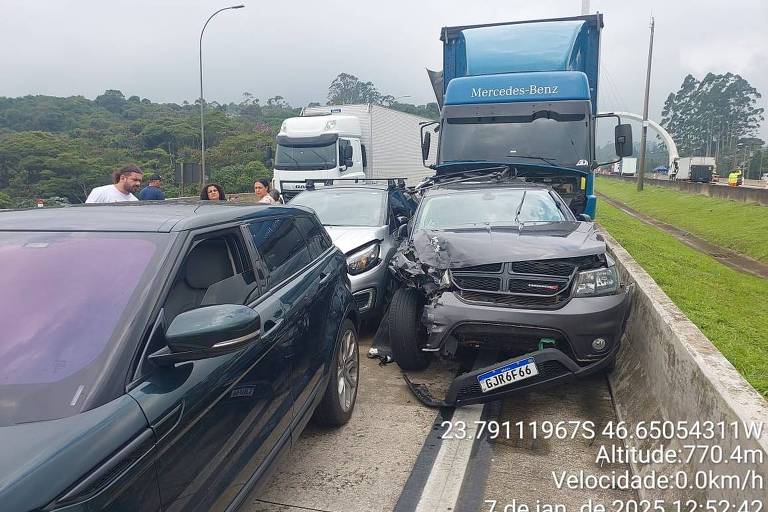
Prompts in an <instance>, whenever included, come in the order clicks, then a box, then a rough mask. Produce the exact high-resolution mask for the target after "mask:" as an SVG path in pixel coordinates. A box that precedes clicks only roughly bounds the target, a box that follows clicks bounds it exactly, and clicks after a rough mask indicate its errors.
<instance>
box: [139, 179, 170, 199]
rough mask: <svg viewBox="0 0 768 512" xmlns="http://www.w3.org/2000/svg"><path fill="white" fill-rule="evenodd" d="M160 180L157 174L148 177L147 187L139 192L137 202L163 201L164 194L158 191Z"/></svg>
mask: <svg viewBox="0 0 768 512" xmlns="http://www.w3.org/2000/svg"><path fill="white" fill-rule="evenodd" d="M161 181H162V178H161V177H160V175H159V174H153V175H152V176H150V177H149V185H148V186H146V187H144V189H143V190H142V191H141V192H139V200H141V201H163V200H164V199H165V194H163V191H162V190H160V184H161Z"/></svg>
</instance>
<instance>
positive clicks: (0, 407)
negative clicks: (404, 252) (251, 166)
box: [0, 201, 358, 512]
mask: <svg viewBox="0 0 768 512" xmlns="http://www.w3.org/2000/svg"><path fill="white" fill-rule="evenodd" d="M206 203H209V204H205V205H201V204H200V203H198V202H194V203H191V204H185V203H180V202H175V201H168V202H166V203H165V204H151V205H150V204H138V205H133V204H132V205H125V204H122V205H121V204H114V205H98V206H76V207H72V208H61V209H47V208H45V209H32V210H28V211H4V212H1V213H0V225H1V226H2V227H0V266H2V268H3V273H2V276H0V286H2V289H3V290H4V293H3V294H2V297H0V321H2V324H3V334H2V336H1V337H0V397H2V400H0V439H2V440H3V442H2V444H3V454H2V456H1V457H0V503H2V506H0V508H2V510H3V511H9V512H10V511H14V512H31V511H39V510H46V511H51V512H56V511H67V512H76V511H78V512H79V511H86V510H87V511H102V510H103V511H116V510H125V511H159V510H179V511H200V512H203V511H224V510H232V509H234V508H235V507H236V506H237V504H238V503H239V502H241V501H242V500H243V499H244V498H245V496H246V495H247V494H248V492H249V491H250V489H251V488H252V487H254V485H256V484H257V483H258V482H260V481H262V480H263V478H264V477H265V475H266V474H267V472H268V469H269V468H270V467H271V465H272V463H273V462H274V461H276V460H277V459H278V456H279V454H280V453H282V452H284V451H285V450H286V449H287V448H288V447H290V445H291V442H292V439H293V440H295V439H296V438H297V437H298V435H299V434H300V433H301V431H302V430H303V428H304V426H305V425H306V424H307V422H308V421H309V419H310V417H312V416H313V415H314V417H315V419H316V420H318V421H319V422H321V423H324V424H329V425H341V424H343V423H345V422H346V421H347V420H348V419H349V418H350V416H351V414H352V411H353V408H354V406H355V400H356V396H357V381H358V346H357V324H358V314H357V311H356V309H355V308H354V303H353V300H352V293H351V292H350V289H349V279H348V278H347V275H346V267H347V262H346V259H345V257H344V255H343V254H342V253H341V252H340V251H339V250H338V249H337V248H336V247H334V246H333V244H332V242H331V240H330V238H329V237H328V235H327V233H326V232H325V230H324V229H323V227H322V225H321V224H320V222H319V221H318V220H317V218H316V216H315V215H314V213H312V212H311V211H310V210H309V209H306V208H301V207H288V206H263V205H262V206H244V205H240V206H237V205H232V204H230V203H222V204H212V203H210V202H206Z"/></svg>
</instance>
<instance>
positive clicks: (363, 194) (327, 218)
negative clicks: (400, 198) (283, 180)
mask: <svg viewBox="0 0 768 512" xmlns="http://www.w3.org/2000/svg"><path fill="white" fill-rule="evenodd" d="M386 200H387V193H386V192H385V191H383V190H366V189H360V188H358V189H350V190H341V189H337V188H334V189H332V190H331V189H329V190H323V189H320V190H312V191H308V192H302V193H301V194H299V195H298V196H296V197H295V198H294V199H293V200H292V201H291V204H298V205H301V206H307V207H309V208H312V209H313V210H315V213H317V216H318V217H319V218H320V222H322V223H323V225H325V226H383V225H384V224H386Z"/></svg>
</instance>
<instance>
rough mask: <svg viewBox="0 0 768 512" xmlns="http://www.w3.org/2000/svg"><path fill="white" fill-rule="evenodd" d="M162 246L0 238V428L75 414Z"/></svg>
mask: <svg viewBox="0 0 768 512" xmlns="http://www.w3.org/2000/svg"><path fill="white" fill-rule="evenodd" d="M167 240H168V237H167V235H159V234H145V233H140V234H138V233H137V234H122V233H42V232H34V233H32V232H19V233H11V232H0V268H2V269H3V271H2V273H0V289H2V290H3V293H2V295H0V325H2V326H3V334H2V336H0V397H2V399H1V400H0V426H7V425H14V424H17V423H24V422H30V421H42V420H49V419H56V418H62V417H66V416H70V415H72V414H76V413H77V412H79V411H80V410H81V407H82V405H83V402H84V400H85V399H86V397H88V395H90V394H91V393H92V392H93V388H94V384H95V383H96V382H97V380H99V377H100V376H101V374H102V373H103V370H104V367H105V360H106V359H107V357H108V356H109V355H110V354H111V353H112V352H113V350H114V348H115V346H116V344H117V343H118V342H119V339H120V337H121V335H122V334H124V333H123V332H122V329H123V328H124V326H125V324H126V322H127V321H128V320H130V318H131V316H132V313H133V310H134V307H133V306H134V305H135V303H136V298H135V297H136V296H137V295H139V294H141V293H142V292H143V290H144V289H145V287H146V284H147V283H149V282H150V280H151V279H152V277H153V276H154V274H155V269H156V268H157V266H158V260H159V258H160V257H161V255H162V253H163V252H164V251H162V250H161V249H162V247H163V246H164V245H165V244H166V243H167V242H166V241H167Z"/></svg>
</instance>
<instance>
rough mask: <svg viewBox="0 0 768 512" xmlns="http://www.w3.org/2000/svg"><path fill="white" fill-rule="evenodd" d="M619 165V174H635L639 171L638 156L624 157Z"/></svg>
mask: <svg viewBox="0 0 768 512" xmlns="http://www.w3.org/2000/svg"><path fill="white" fill-rule="evenodd" d="M618 165H619V174H621V175H622V176H634V175H635V173H637V158H634V157H631V156H627V157H624V158H623V159H622V160H621V162H619V163H618Z"/></svg>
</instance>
